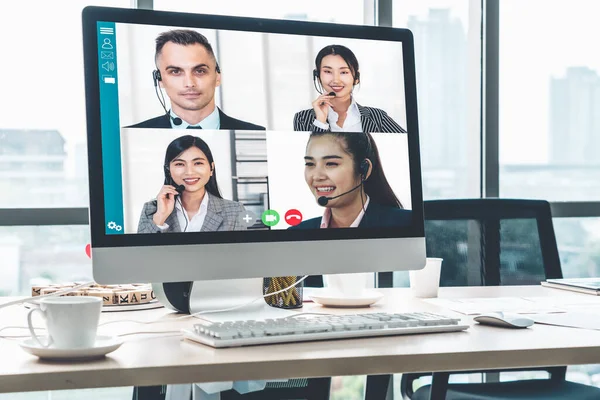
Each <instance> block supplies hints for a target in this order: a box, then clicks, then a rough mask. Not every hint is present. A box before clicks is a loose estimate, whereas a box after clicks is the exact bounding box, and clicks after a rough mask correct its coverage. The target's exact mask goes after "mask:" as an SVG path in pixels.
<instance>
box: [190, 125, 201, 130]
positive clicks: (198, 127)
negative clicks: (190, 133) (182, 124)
mask: <svg viewBox="0 0 600 400" xmlns="http://www.w3.org/2000/svg"><path fill="white" fill-rule="evenodd" d="M187 129H202V127H201V126H192V125H190V126H188V127H187Z"/></svg>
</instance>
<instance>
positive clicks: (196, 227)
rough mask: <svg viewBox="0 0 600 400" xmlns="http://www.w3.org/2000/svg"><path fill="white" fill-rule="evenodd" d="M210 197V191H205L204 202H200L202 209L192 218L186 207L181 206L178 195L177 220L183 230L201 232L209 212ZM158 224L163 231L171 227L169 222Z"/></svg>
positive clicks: (176, 203)
mask: <svg viewBox="0 0 600 400" xmlns="http://www.w3.org/2000/svg"><path fill="white" fill-rule="evenodd" d="M208 198H209V195H208V192H206V193H204V198H203V199H202V202H200V209H199V210H198V212H197V213H196V215H194V216H193V217H192V219H191V220H190V218H189V217H188V214H187V212H186V211H185V209H184V208H183V207H182V206H181V198H180V197H178V198H177V200H175V212H176V213H177V222H179V227H180V228H181V232H200V230H201V229H202V225H203V224H204V220H205V219H206V214H207V213H208ZM186 221H187V222H186ZM186 225H187V228H186ZM157 226H158V227H159V228H160V230H161V231H165V230H167V229H169V224H167V223H164V224H163V225H157Z"/></svg>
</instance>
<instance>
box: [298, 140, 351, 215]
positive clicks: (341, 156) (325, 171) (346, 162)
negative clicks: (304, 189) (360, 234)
mask: <svg viewBox="0 0 600 400" xmlns="http://www.w3.org/2000/svg"><path fill="white" fill-rule="evenodd" d="M304 162H305V167H304V179H305V180H306V183H307V184H308V187H309V188H310V190H311V192H312V193H313V195H314V196H315V199H318V198H319V197H321V196H326V197H334V196H337V195H339V194H342V193H345V192H347V191H349V190H351V189H352V188H354V187H356V185H358V184H360V177H359V176H358V175H357V174H356V171H355V168H354V160H353V158H352V156H350V154H348V153H347V152H346V151H345V149H344V148H343V147H342V141H341V140H340V139H337V138H335V137H332V136H330V135H323V136H317V137H313V138H312V139H310V141H309V142H308V145H307V146H306V155H305V157H304ZM359 195H360V191H354V192H352V193H349V194H347V195H345V196H342V197H340V198H338V199H334V200H331V201H329V202H328V203H327V206H328V207H332V208H335V207H341V206H344V205H347V204H350V203H352V201H353V200H354V198H355V197H356V196H359Z"/></svg>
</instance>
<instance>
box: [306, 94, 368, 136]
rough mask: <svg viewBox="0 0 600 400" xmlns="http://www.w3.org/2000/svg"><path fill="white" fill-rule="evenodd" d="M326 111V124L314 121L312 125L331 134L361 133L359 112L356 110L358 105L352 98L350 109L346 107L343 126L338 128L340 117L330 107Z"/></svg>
mask: <svg viewBox="0 0 600 400" xmlns="http://www.w3.org/2000/svg"><path fill="white" fill-rule="evenodd" d="M327 108H328V111H327V122H328V123H327V124H324V123H323V122H321V121H319V120H317V119H315V121H314V122H313V124H314V125H315V126H316V127H318V128H321V129H325V130H330V131H331V132H362V131H363V130H362V124H361V122H360V110H359V109H358V105H357V104H356V101H355V100H354V97H353V98H352V102H351V103H350V107H348V111H347V112H346V119H345V120H344V125H343V126H341V127H340V126H339V125H338V124H337V121H338V118H339V117H340V116H339V115H338V113H336V112H335V111H334V109H333V108H331V106H328V107H327Z"/></svg>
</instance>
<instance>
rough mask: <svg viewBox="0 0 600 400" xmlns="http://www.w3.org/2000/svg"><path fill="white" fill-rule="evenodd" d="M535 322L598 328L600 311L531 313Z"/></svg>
mask: <svg viewBox="0 0 600 400" xmlns="http://www.w3.org/2000/svg"><path fill="white" fill-rule="evenodd" d="M530 318H531V319H533V320H534V321H535V323H536V324H544V325H556V326H566V327H569V328H580V329H594V330H600V313H584V312H571V311H569V312H566V313H562V314H540V315H531V316H530Z"/></svg>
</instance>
